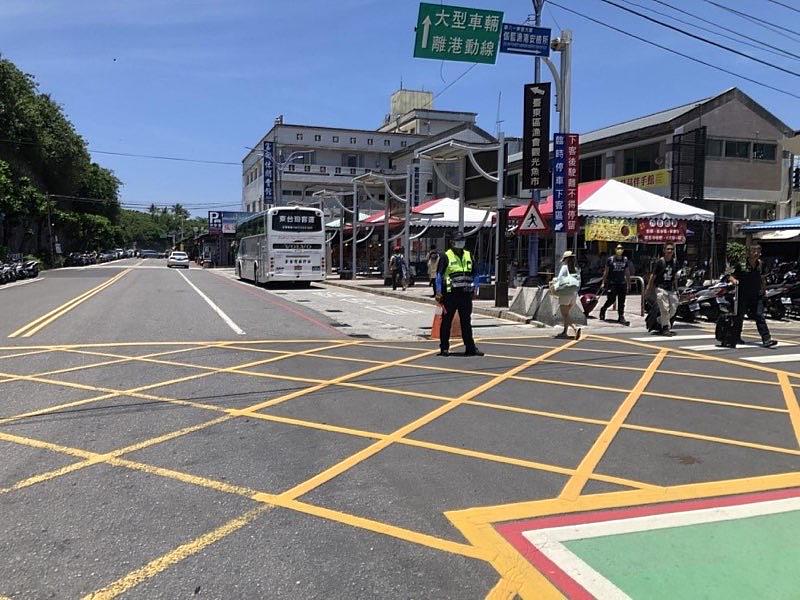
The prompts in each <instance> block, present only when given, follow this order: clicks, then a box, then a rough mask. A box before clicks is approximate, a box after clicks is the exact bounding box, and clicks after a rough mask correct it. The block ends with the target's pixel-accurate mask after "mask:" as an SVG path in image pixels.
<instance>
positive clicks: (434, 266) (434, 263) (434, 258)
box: [428, 246, 439, 298]
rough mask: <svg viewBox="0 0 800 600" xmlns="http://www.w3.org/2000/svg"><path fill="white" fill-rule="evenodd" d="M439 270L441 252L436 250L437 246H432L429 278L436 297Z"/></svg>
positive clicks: (429, 254)
mask: <svg viewBox="0 0 800 600" xmlns="http://www.w3.org/2000/svg"><path fill="white" fill-rule="evenodd" d="M438 270H439V252H438V251H437V250H436V246H431V250H430V252H428V279H429V280H430V282H429V283H430V286H431V290H432V291H433V297H434V298H435V297H436V273H437V271H438Z"/></svg>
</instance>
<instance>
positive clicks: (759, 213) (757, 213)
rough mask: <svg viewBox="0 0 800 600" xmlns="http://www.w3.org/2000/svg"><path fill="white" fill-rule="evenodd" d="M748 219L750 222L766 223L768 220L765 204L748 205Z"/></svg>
mask: <svg viewBox="0 0 800 600" xmlns="http://www.w3.org/2000/svg"><path fill="white" fill-rule="evenodd" d="M748 212H749V213H750V214H749V215H748V217H747V218H748V219H750V220H751V221H766V220H767V219H768V218H769V214H768V212H767V205H766V204H750V205H749V206H748Z"/></svg>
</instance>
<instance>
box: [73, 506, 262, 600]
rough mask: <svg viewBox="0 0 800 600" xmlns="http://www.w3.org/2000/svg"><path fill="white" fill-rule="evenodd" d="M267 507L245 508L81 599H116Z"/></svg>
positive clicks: (252, 517) (248, 521)
mask: <svg viewBox="0 0 800 600" xmlns="http://www.w3.org/2000/svg"><path fill="white" fill-rule="evenodd" d="M270 508H271V507H270V506H269V505H263V506H257V507H256V508H253V509H251V510H249V511H247V512H246V513H245V514H243V515H241V516H239V517H236V518H235V519H231V520H230V521H228V522H227V523H225V524H224V525H222V526H220V527H217V528H216V529H214V530H212V531H209V532H208V533H206V534H204V535H201V536H200V537H198V538H196V539H194V540H192V541H190V542H187V543H185V544H182V545H180V546H178V547H177V548H175V549H174V550H171V551H170V552H167V553H166V554H164V555H163V556H160V557H158V558H157V559H155V560H153V561H150V562H149V563H147V564H146V565H144V566H143V567H141V568H139V569H136V570H135V571H132V572H131V573H129V574H127V575H126V576H125V577H122V578H121V579H117V580H116V581H115V582H114V583H112V584H110V585H108V586H106V587H104V588H102V589H100V590H97V591H96V592H92V593H91V594H88V595H87V596H84V597H83V600H111V598H116V597H117V596H119V595H121V594H123V593H125V592H126V591H128V590H129V589H131V588H133V587H135V586H137V585H139V584H140V583H142V582H143V581H145V580H147V579H150V578H151V577H154V576H155V575H158V574H159V573H161V572H162V571H164V570H165V569H167V568H169V567H170V566H172V565H174V564H176V563H179V562H180V561H182V560H184V559H186V558H188V557H190V556H192V555H193V554H197V553H198V552H200V551H202V550H204V549H205V548H207V547H208V546H210V545H211V544H214V543H216V542H218V541H220V540H221V539H223V538H225V537H227V536H228V535H230V534H232V533H233V532H235V531H238V530H239V529H241V528H242V527H244V526H245V525H249V524H250V523H252V522H253V521H255V520H256V519H257V518H258V517H259V516H261V515H262V514H264V513H265V512H266V511H268V510H270Z"/></svg>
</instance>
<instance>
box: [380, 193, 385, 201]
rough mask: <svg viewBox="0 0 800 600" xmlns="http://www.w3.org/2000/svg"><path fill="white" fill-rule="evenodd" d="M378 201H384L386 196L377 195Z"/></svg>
mask: <svg viewBox="0 0 800 600" xmlns="http://www.w3.org/2000/svg"><path fill="white" fill-rule="evenodd" d="M378 200H386V194H378Z"/></svg>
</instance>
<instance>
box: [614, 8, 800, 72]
mask: <svg viewBox="0 0 800 600" xmlns="http://www.w3.org/2000/svg"><path fill="white" fill-rule="evenodd" d="M706 1H707V2H708V1H710V0H706ZM600 2H603V3H605V4H608V5H610V6H615V7H617V8H618V9H620V10H624V11H625V12H627V13H631V14H633V15H636V16H637V17H640V18H642V19H645V20H646V21H650V22H651V23H656V24H657V25H661V26H662V27H666V28H667V29H671V30H672V31H676V32H678V33H680V34H681V35H685V36H687V37H690V38H693V39H695V40H698V41H700V42H703V43H705V44H709V45H711V46H714V47H716V48H720V49H721V50H726V51H728V52H731V53H733V54H736V55H737V56H741V57H743V58H746V59H748V60H752V61H754V62H757V63H760V64H762V65H765V66H767V67H771V68H773V69H777V70H778V71H783V72H784V73H787V74H789V75H793V76H795V77H799V78H800V73H798V72H797V71H791V70H789V69H785V68H783V67H781V66H779V65H776V64H773V63H771V62H767V61H766V60H761V59H760V58H757V57H755V56H753V55H751V54H747V53H746V52H740V51H739V50H736V49H735V48H731V47H730V46H726V45H725V44H720V43H718V42H715V41H714V40H710V39H708V38H704V37H703V36H701V35H696V34H694V33H691V32H689V31H686V30H685V29H681V28H680V27H675V26H674V25H670V24H669V23H665V22H664V21H659V20H658V19H655V18H653V17H650V16H648V15H646V14H644V13H640V12H639V11H638V10H633V9H632V8H628V7H627V6H623V5H622V4H617V3H616V2H612V0H600Z"/></svg>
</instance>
